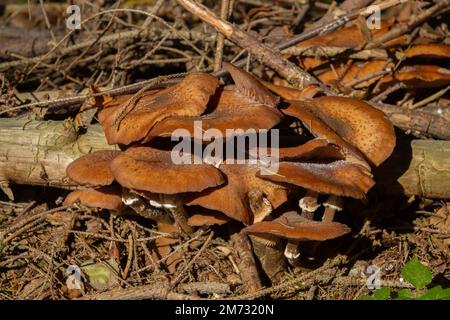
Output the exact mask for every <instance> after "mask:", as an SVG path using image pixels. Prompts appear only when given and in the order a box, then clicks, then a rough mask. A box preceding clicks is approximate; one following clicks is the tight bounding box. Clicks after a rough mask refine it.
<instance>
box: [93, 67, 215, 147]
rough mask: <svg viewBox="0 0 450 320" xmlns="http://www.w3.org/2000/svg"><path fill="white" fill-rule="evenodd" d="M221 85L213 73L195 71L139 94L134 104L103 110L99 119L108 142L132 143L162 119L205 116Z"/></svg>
mask: <svg viewBox="0 0 450 320" xmlns="http://www.w3.org/2000/svg"><path fill="white" fill-rule="evenodd" d="M218 84H219V81H218V79H217V78H215V77H213V76H211V75H208V74H205V73H192V74H189V75H187V76H186V77H185V78H184V79H183V80H182V81H180V82H179V83H177V84H175V85H173V86H170V87H168V88H166V89H162V90H160V91H158V92H156V93H154V94H151V95H148V96H144V97H143V98H139V97H138V99H137V101H135V102H134V103H131V104H128V103H127V102H124V103H123V104H121V105H120V106H114V107H107V108H105V109H103V110H102V111H101V112H100V113H99V117H98V118H99V121H100V123H101V124H102V126H103V129H104V131H105V136H106V138H107V140H108V143H109V144H116V143H119V144H127V145H128V144H130V143H131V142H134V141H139V140H142V139H144V138H145V137H146V136H147V135H148V133H149V132H150V131H151V129H152V128H153V126H154V125H155V124H156V123H158V122H159V121H161V120H164V119H166V118H169V117H173V116H182V117H188V116H199V115H201V114H202V113H203V112H204V111H205V110H206V107H207V104H208V101H209V99H210V98H211V96H212V95H213V94H214V92H215V91H216V89H217V86H218Z"/></svg>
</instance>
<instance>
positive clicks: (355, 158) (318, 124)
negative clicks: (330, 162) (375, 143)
mask: <svg viewBox="0 0 450 320" xmlns="http://www.w3.org/2000/svg"><path fill="white" fill-rule="evenodd" d="M308 104H311V102H310V100H308V101H289V106H288V107H287V108H286V109H283V113H285V114H287V115H289V116H292V117H295V118H297V119H299V120H300V121H301V122H302V123H303V125H304V126H305V127H306V129H308V130H309V131H310V132H311V133H312V134H313V135H314V136H315V137H317V138H321V139H325V140H326V141H328V142H329V143H332V144H335V145H337V146H339V147H340V148H341V150H342V153H343V154H344V155H345V158H346V159H347V160H349V161H352V162H355V163H359V164H361V165H364V166H366V167H367V168H369V167H370V166H369V165H368V164H367V162H366V160H365V159H364V156H363V155H362V153H361V152H360V151H359V150H357V149H356V148H355V147H354V146H353V145H351V144H350V143H348V142H347V141H345V140H344V139H343V138H341V137H340V136H339V135H338V134H337V133H336V132H335V131H334V130H333V129H331V128H330V127H329V126H328V125H327V124H326V123H325V122H324V121H322V120H321V119H319V118H318V117H317V116H316V115H315V114H313V113H312V112H311V111H310V108H309V107H308Z"/></svg>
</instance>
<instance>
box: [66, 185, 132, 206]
mask: <svg viewBox="0 0 450 320" xmlns="http://www.w3.org/2000/svg"><path fill="white" fill-rule="evenodd" d="M121 193H122V188H121V187H120V186H117V185H112V186H105V187H101V188H98V189H80V190H75V191H72V192H71V193H69V194H68V195H67V197H66V198H65V199H64V205H65V206H70V205H72V204H74V203H76V202H80V203H81V204H83V205H85V206H86V207H90V208H101V209H107V210H111V211H112V212H120V211H122V210H123V209H124V208H125V206H124V204H123V203H122V196H121Z"/></svg>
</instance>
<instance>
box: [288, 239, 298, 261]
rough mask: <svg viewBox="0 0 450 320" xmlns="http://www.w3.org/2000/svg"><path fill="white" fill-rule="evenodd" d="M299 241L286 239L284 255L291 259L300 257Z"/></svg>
mask: <svg viewBox="0 0 450 320" xmlns="http://www.w3.org/2000/svg"><path fill="white" fill-rule="evenodd" d="M299 243H300V242H299V241H297V240H288V243H287V244H286V248H285V249H284V256H285V257H286V258H288V259H291V260H294V259H297V258H298V257H300V250H299V247H298V245H299Z"/></svg>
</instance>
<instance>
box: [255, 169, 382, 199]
mask: <svg viewBox="0 0 450 320" xmlns="http://www.w3.org/2000/svg"><path fill="white" fill-rule="evenodd" d="M258 177H261V178H263V179H268V180H271V181H275V182H279V183H289V184H293V185H297V186H300V187H303V188H305V189H308V190H312V191H316V192H319V193H325V194H334V195H337V196H345V197H352V198H356V199H363V198H365V194H366V193H367V192H368V191H369V189H370V188H372V186H373V185H374V184H375V182H374V180H373V179H372V175H371V173H370V172H369V171H368V170H367V169H366V168H364V167H363V166H361V165H358V164H354V163H351V162H348V161H335V162H331V163H301V162H280V163H279V167H278V171H277V172H276V173H273V174H268V173H267V172H266V173H265V174H261V173H258Z"/></svg>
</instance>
